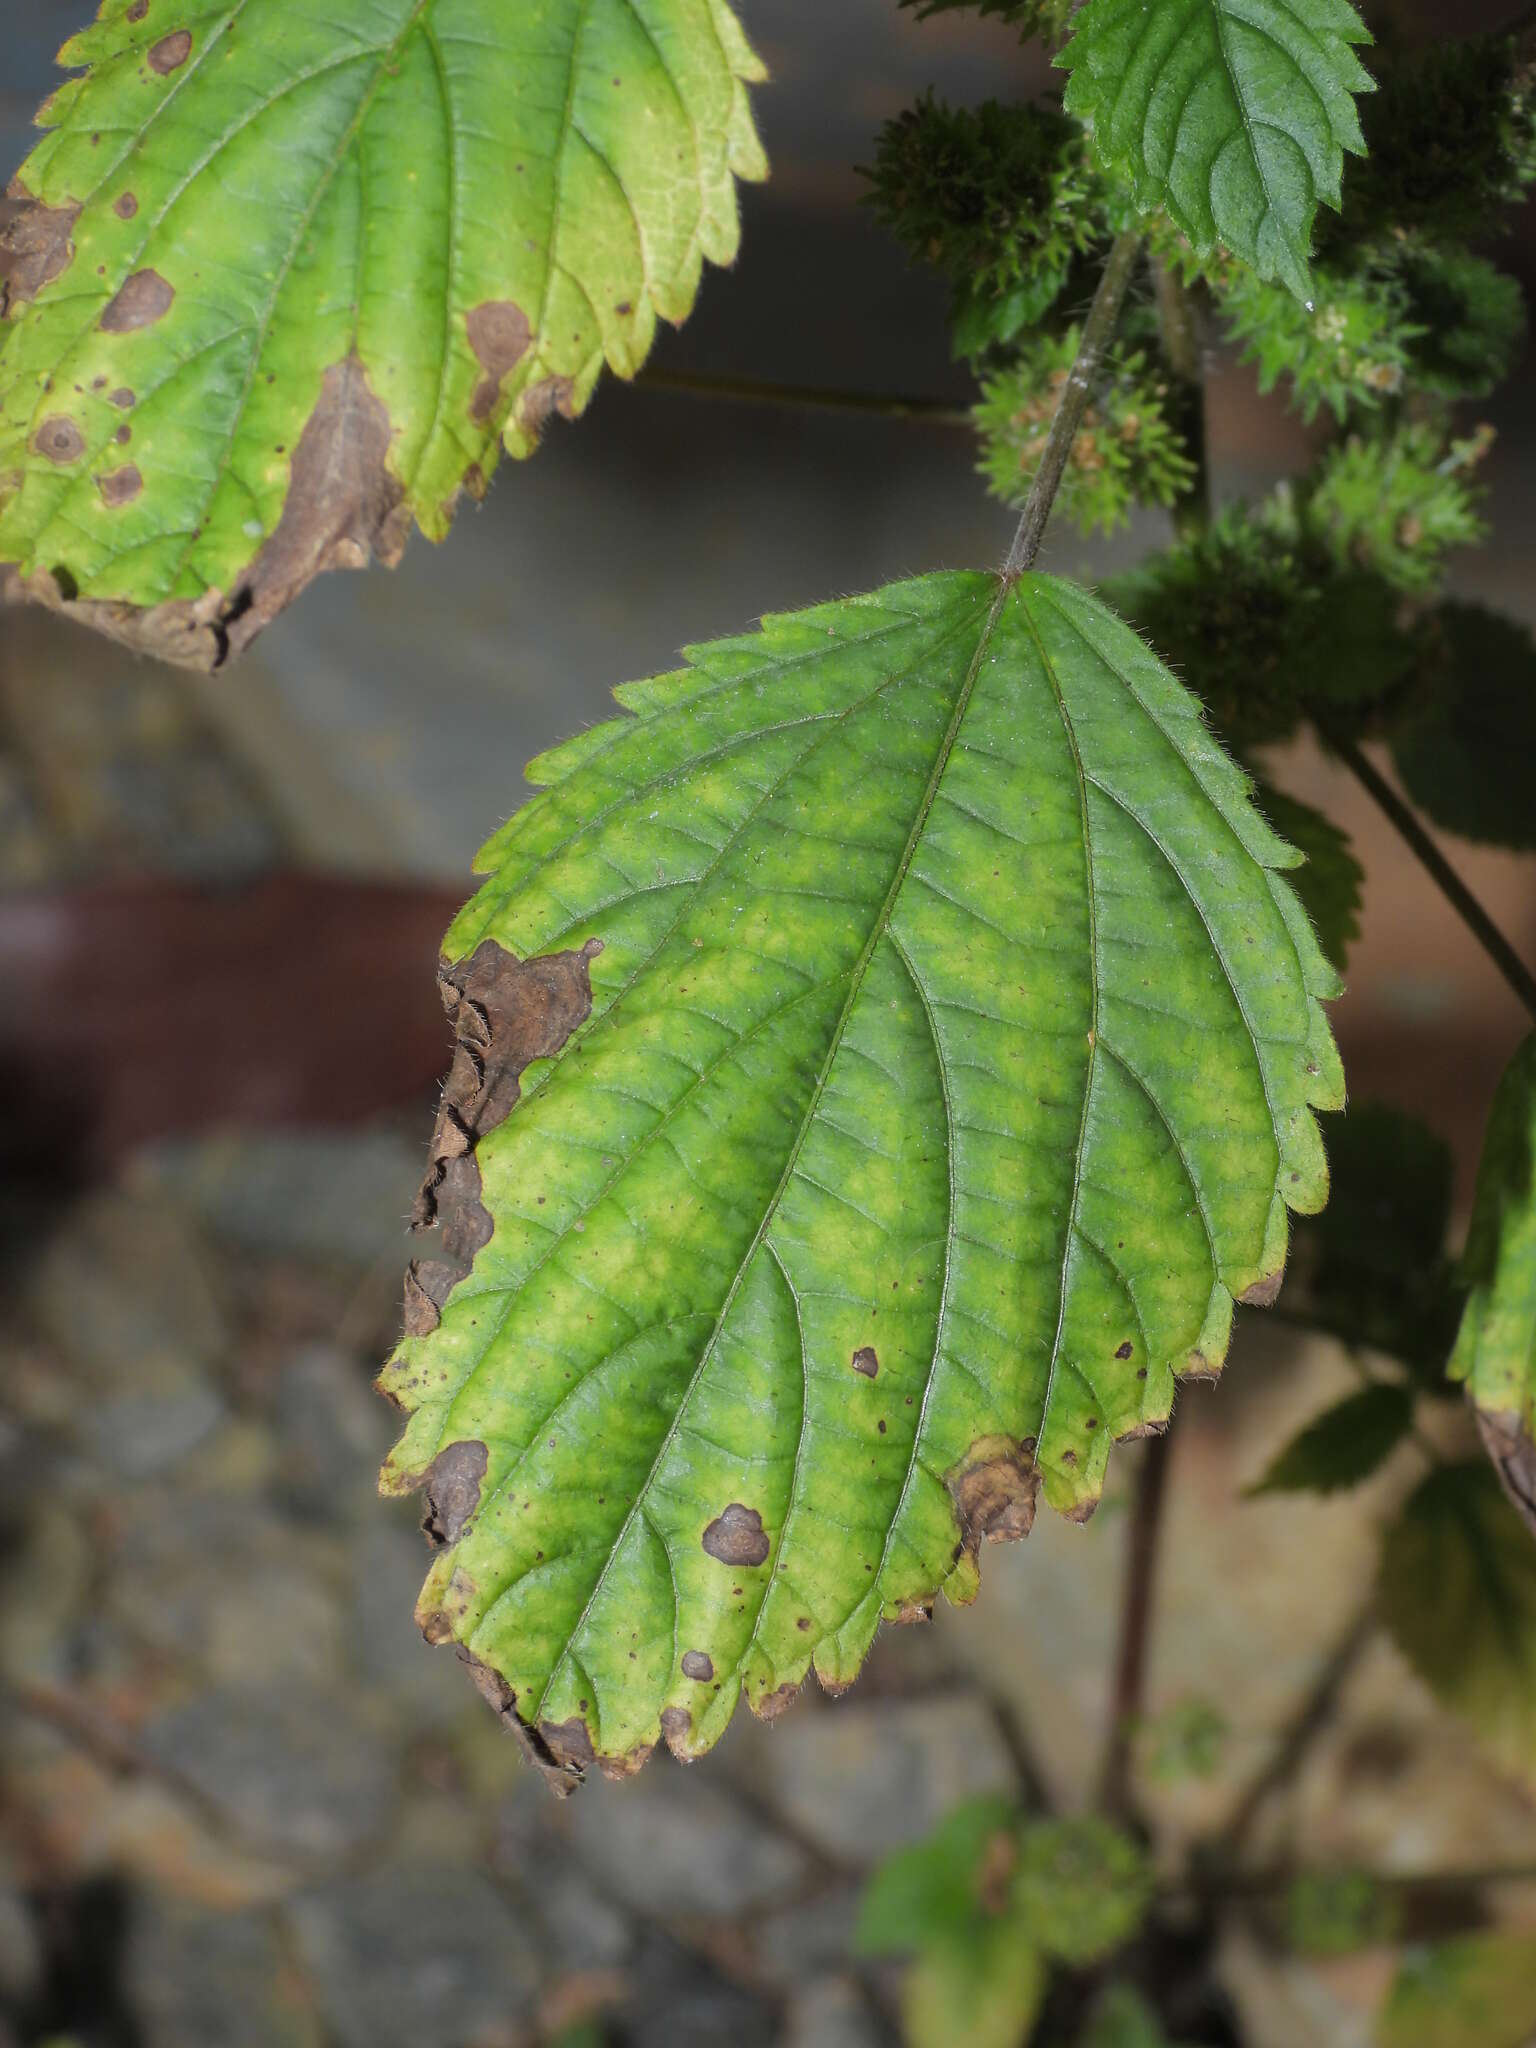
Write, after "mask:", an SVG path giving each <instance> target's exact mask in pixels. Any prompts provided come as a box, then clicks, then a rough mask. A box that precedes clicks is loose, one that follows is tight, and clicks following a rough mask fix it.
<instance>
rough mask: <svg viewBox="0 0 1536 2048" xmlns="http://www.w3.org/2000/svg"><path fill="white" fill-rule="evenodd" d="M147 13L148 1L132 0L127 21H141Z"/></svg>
mask: <svg viewBox="0 0 1536 2048" xmlns="http://www.w3.org/2000/svg"><path fill="white" fill-rule="evenodd" d="M148 12H149V0H133V5H132V6H131V7H130V8H129V9H128V19H129V20H130V21H142V20H143V19H144V17H145V15H146V14H148Z"/></svg>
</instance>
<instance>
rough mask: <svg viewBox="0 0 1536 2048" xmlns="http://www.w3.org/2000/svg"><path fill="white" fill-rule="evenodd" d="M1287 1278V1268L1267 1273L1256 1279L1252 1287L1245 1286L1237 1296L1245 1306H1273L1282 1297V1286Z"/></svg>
mask: <svg viewBox="0 0 1536 2048" xmlns="http://www.w3.org/2000/svg"><path fill="white" fill-rule="evenodd" d="M1284 1280H1285V1268H1284V1267H1283V1266H1282V1267H1280V1268H1279V1270H1278V1271H1277V1272H1274V1273H1265V1274H1264V1275H1263V1276H1262V1277H1261V1278H1260V1279H1258V1280H1255V1281H1254V1283H1253V1285H1252V1286H1251V1287H1245V1288H1244V1289H1243V1291H1242V1293H1241V1294H1240V1295H1239V1296H1238V1297H1237V1298H1238V1300H1239V1301H1240V1302H1241V1303H1242V1305H1243V1307H1244V1308H1273V1307H1274V1305H1275V1303H1276V1301H1278V1299H1279V1298H1280V1288H1281V1285H1282V1284H1283V1282H1284Z"/></svg>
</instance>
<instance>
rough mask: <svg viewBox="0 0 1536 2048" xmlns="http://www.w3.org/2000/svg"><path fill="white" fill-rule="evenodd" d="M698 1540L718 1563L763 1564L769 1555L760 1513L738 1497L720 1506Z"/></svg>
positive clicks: (766, 1537) (766, 1536) (766, 1535)
mask: <svg viewBox="0 0 1536 2048" xmlns="http://www.w3.org/2000/svg"><path fill="white" fill-rule="evenodd" d="M700 1541H701V1543H702V1545H703V1548H704V1550H705V1551H706V1553H707V1554H708V1555H709V1556H710V1557H713V1558H717V1559H718V1560H719V1562H720V1563H721V1564H729V1565H756V1564H762V1563H764V1562H765V1561H766V1559H767V1556H768V1550H769V1543H768V1532H767V1530H766V1529H764V1527H763V1518H762V1516H761V1515H760V1514H759V1513H758V1511H757V1509H756V1508H749V1507H743V1505H742V1504H741V1502H740V1501H739V1500H733V1501H732V1502H730V1504H729V1505H728V1506H727V1507H724V1508H722V1509H721V1511H720V1513H719V1514H718V1515H716V1517H715V1519H714V1520H713V1521H712V1522H711V1523H710V1525H709V1527H708V1528H707V1529H706V1530H705V1531H704V1534H703V1536H702V1537H701V1538H700Z"/></svg>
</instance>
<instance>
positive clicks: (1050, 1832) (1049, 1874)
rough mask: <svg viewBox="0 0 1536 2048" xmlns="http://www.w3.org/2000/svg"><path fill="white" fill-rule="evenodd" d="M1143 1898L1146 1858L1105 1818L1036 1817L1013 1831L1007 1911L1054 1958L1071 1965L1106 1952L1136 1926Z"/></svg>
mask: <svg viewBox="0 0 1536 2048" xmlns="http://www.w3.org/2000/svg"><path fill="white" fill-rule="evenodd" d="M1151 1897H1152V1874H1151V1871H1150V1870H1149V1869H1148V1867H1147V1859H1146V1857H1145V1856H1144V1855H1143V1853H1142V1851H1141V1850H1140V1849H1139V1848H1138V1847H1137V1845H1136V1844H1135V1843H1134V1842H1133V1841H1132V1840H1131V1839H1130V1837H1129V1836H1128V1835H1123V1834H1122V1833H1121V1832H1120V1830H1119V1829H1118V1828H1114V1827H1111V1826H1110V1825H1109V1823H1108V1822H1107V1821H1103V1820H1096V1819H1094V1818H1092V1817H1091V1816H1089V1817H1086V1818H1082V1819H1077V1820H1054V1821H1037V1822H1035V1823H1033V1824H1032V1825H1031V1826H1028V1827H1026V1828H1024V1829H1023V1830H1022V1831H1021V1833H1020V1837H1019V1865H1018V1869H1017V1871H1016V1872H1015V1874H1014V1880H1013V1896H1012V1906H1011V1914H1012V1918H1013V1919H1014V1922H1015V1924H1016V1925H1017V1926H1018V1928H1019V1929H1020V1930H1021V1932H1022V1933H1023V1934H1024V1936H1025V1937H1026V1939H1027V1940H1028V1941H1029V1942H1030V1943H1031V1944H1032V1946H1034V1947H1036V1948H1038V1949H1040V1950H1041V1951H1043V1953H1044V1954H1046V1955H1048V1956H1050V1957H1052V1958H1053V1959H1054V1960H1055V1961H1057V1962H1061V1963H1066V1964H1068V1965H1069V1966H1071V1967H1073V1968H1078V1967H1081V1966H1082V1965H1083V1964H1086V1963H1095V1962H1098V1961H1099V1960H1100V1959H1101V1958H1102V1957H1104V1956H1107V1955H1109V1954H1111V1953H1112V1952H1113V1951H1114V1950H1115V1949H1117V1948H1119V1947H1120V1946H1121V1944H1122V1943H1123V1942H1127V1941H1129V1940H1130V1938H1131V1936H1132V1935H1133V1934H1134V1933H1135V1932H1136V1930H1137V1928H1138V1927H1140V1925H1141V1923H1142V1921H1143V1919H1144V1918H1145V1917H1146V1911H1147V1907H1148V1905H1149V1904H1150V1902H1151Z"/></svg>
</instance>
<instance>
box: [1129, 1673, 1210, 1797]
mask: <svg viewBox="0 0 1536 2048" xmlns="http://www.w3.org/2000/svg"><path fill="white" fill-rule="evenodd" d="M1228 1732H1229V1728H1228V1722H1227V1717H1226V1715H1225V1714H1224V1713H1223V1712H1222V1711H1221V1709H1220V1707H1218V1706H1217V1704H1216V1702H1215V1701H1214V1700H1210V1699H1205V1698H1202V1697H1201V1696H1200V1695H1199V1694H1195V1695H1192V1696H1191V1697H1190V1698H1188V1699H1183V1700H1179V1701H1176V1702H1175V1704H1174V1705H1173V1706H1171V1707H1168V1708H1166V1709H1165V1710H1164V1711H1163V1712H1162V1713H1160V1714H1147V1715H1143V1716H1142V1718H1141V1719H1140V1721H1138V1723H1137V1727H1136V1737H1137V1751H1138V1754H1139V1756H1140V1759H1141V1763H1142V1768H1143V1769H1144V1770H1145V1771H1146V1773H1147V1775H1148V1776H1149V1777H1151V1778H1154V1779H1156V1780H1157V1781H1158V1782H1159V1783H1161V1784H1165V1785H1172V1784H1177V1783H1178V1782H1179V1780H1180V1779H1183V1778H1210V1777H1214V1775H1215V1773H1216V1771H1217V1770H1218V1768H1219V1767H1220V1764H1221V1757H1222V1750H1223V1748H1224V1746H1225V1744H1226V1739H1227V1735H1228Z"/></svg>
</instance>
